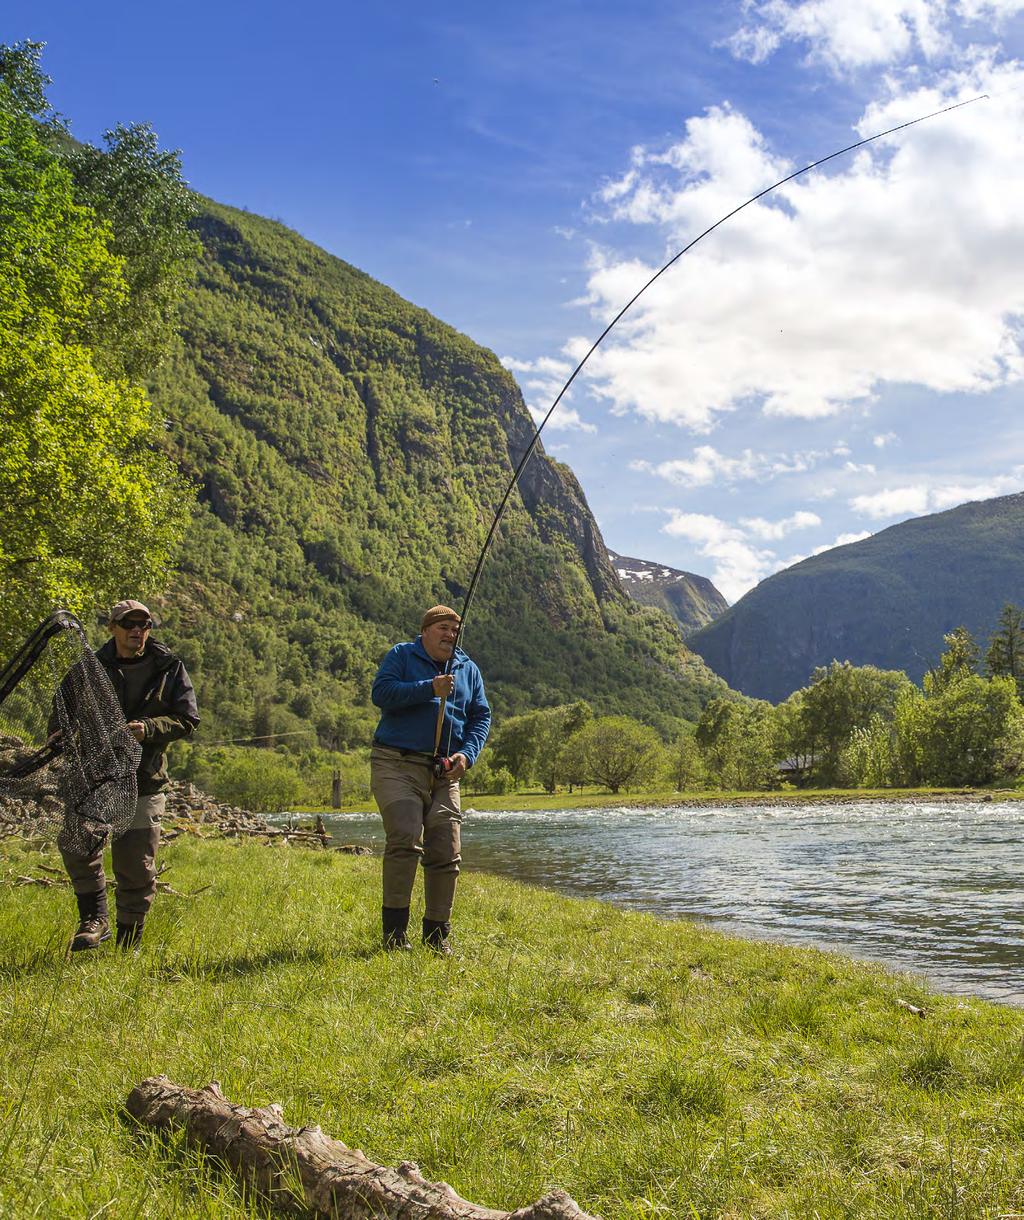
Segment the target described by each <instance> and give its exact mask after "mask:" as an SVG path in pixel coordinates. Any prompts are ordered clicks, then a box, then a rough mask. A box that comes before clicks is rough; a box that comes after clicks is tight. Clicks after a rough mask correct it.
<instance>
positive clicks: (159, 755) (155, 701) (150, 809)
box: [61, 600, 199, 952]
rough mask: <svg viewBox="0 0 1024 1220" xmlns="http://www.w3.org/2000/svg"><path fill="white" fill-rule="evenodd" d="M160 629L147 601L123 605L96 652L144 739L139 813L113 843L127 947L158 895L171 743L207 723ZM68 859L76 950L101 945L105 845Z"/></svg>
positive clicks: (106, 929)
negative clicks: (156, 634)
mask: <svg viewBox="0 0 1024 1220" xmlns="http://www.w3.org/2000/svg"><path fill="white" fill-rule="evenodd" d="M152 628H153V616H152V615H151V614H150V612H149V610H148V609H147V607H146V606H144V605H143V604H142V602H137V601H132V600H126V601H121V602H118V603H117V605H116V606H114V607H113V609H112V610H111V611H110V634H111V637H112V638H111V639H110V640H108V641H107V642H106V644H104V645H103V647H102V648H101V649H100V650H99V651H98V652H97V653H96V658H97V660H98V661H100V663H101V664H102V665H103V668H104V669H105V670H106V672H107V675H108V677H109V678H110V681H111V683H112V684H113V687H114V691H115V692H116V694H117V699H118V702H119V703H120V705H121V710H122V711H123V712H124V714H125V718H126V720H127V721H128V732H129V733H131V735H132V736H133V737H134V738H135V740H136V741H138V742H141V744H142V759H141V761H140V763H139V769H138V784H139V795H138V802H137V804H136V807H135V817H134V819H133V820H132V823H131V825H130V827H129V828H128V830H126V831H125V832H124V834H122V835H119V836H118V837H117V838H116V839H114V841H113V843H112V844H111V847H110V854H111V859H112V863H113V866H114V877H115V879H116V880H117V944H118V945H119V946H120V947H121V948H123V949H127V948H131V947H132V946H134V945H137V944H138V943H139V940H140V939H141V936H142V925H143V924H144V922H145V919H146V915H147V913H148V911H149V908H150V906H151V905H152V902H153V895H154V894H155V893H156V849H157V846H158V844H159V842H160V816H161V814H162V813H163V811H164V804H165V801H166V798H165V796H164V789H165V788H166V787H167V781H168V776H167V746H168V745H169V744H170V743H171V742H172V741H176V740H177V739H178V738H179V737H191V735H192V734H193V733H194V732H195V730H196V728H197V727H198V725H199V710H198V708H197V707H196V695H195V691H194V690H193V689H192V682H191V680H190V678H189V676H188V673H187V672H186V670H185V666H184V665H183V664H182V662H181V659H180V658H179V657H176V656H175V655H174V653H172V652H171V650H170V649H169V648H167V647H166V646H165V645H164V644H161V643H159V642H158V641H157V640H154V639H152V638H151V636H150V632H151V630H152ZM61 856H62V857H63V860H64V867H65V868H66V869H67V871H68V875H69V876H70V878H71V885H72V888H73V889H74V891H75V897H76V899H77V901H78V915H79V926H78V931H77V932H76V933H75V938H74V940H73V941H72V942H71V949H72V951H73V952H77V951H79V950H82V949H95V948H97V947H98V946H99V945H100V943H101V942H102V941H105V940H107V939H108V938H109V936H110V922H109V915H108V910H107V882H106V877H105V876H104V873H103V848H102V846H101V847H99V848H97V849H96V851H94V852H93V853H92V854H90V855H88V856H79V855H75V854H74V853H72V852H69V851H66V850H64V849H62V850H61Z"/></svg>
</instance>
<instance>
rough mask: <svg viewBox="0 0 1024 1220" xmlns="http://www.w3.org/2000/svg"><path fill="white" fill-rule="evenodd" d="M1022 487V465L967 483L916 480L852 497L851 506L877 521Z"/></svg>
mask: <svg viewBox="0 0 1024 1220" xmlns="http://www.w3.org/2000/svg"><path fill="white" fill-rule="evenodd" d="M1022 490H1024V466H1017V467H1016V468H1015V469H1014V470H1012V471H1011V472H1010V473H1009V474H1005V475H995V476H994V477H992V478H989V479H978V480H975V481H973V482H969V483H935V484H931V485H929V484H927V483H917V484H912V485H909V486H904V487H888V488H885V489H883V490H882V491H876V492H869V493H865V494H864V495H860V496H854V497H853V498H852V499H851V500H850V507H851V508H852V509H853V510H854V512H858V513H862V514H863V515H864V516H866V517H871V518H873V519H874V520H876V521H881V520H884V519H885V518H887V517H904V516H914V517H919V516H921V515H922V514H923V513H937V512H941V511H942V510H943V509H946V508H953V507H955V506H956V505H957V504H966V503H968V502H969V501H971V500H989V499H991V498H992V497H993V496H1005V495H1009V494H1011V493H1013V492H1018V491H1022Z"/></svg>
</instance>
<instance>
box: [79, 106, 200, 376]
mask: <svg viewBox="0 0 1024 1220" xmlns="http://www.w3.org/2000/svg"><path fill="white" fill-rule="evenodd" d="M104 141H105V143H106V149H105V150H101V149H98V148H94V147H93V146H92V145H90V144H86V145H76V146H75V147H74V148H72V149H71V150H70V151H69V152H68V153H67V156H66V161H67V164H68V166H69V168H70V169H71V173H72V175H73V177H74V181H75V198H76V199H77V200H79V202H82V203H85V204H87V205H88V206H89V207H91V208H92V209H93V211H94V212H95V213H96V215H97V216H99V217H100V218H101V219H103V220H105V221H106V222H107V223H108V224H109V225H110V239H109V243H108V244H109V248H110V250H111V252H112V253H113V254H115V255H116V256H117V257H119V258H121V259H123V260H124V280H125V285H126V287H127V293H126V294H125V296H124V297H123V298H122V300H121V302H120V306H119V308H118V309H117V310H115V311H113V312H112V313H111V314H110V315H109V316H108V317H107V318H106V319H105V327H104V332H103V334H102V336H97V343H96V346H97V347H99V348H100V349H101V350H102V351H103V352H104V353H105V354H106V355H107V357H108V359H109V360H110V363H111V366H112V369H113V371H115V372H118V373H122V374H124V375H126V376H128V377H131V378H136V377H139V376H141V375H142V374H144V373H146V372H148V371H150V370H151V369H152V368H153V367H154V366H155V365H156V364H157V363H158V362H159V360H160V358H161V357H162V356H163V354H164V352H165V351H166V350H167V347H168V344H169V343H170V340H171V338H172V336H173V334H174V330H175V323H176V320H177V305H178V301H179V299H180V298H181V296H182V293H183V292H184V290H185V288H186V287H187V286H188V284H189V283H190V282H191V280H192V276H193V274H194V272H195V267H196V259H197V257H198V255H199V252H200V250H201V249H202V247H201V245H200V243H199V240H198V238H197V237H196V236H195V234H194V233H192V232H191V231H190V229H189V222H190V221H191V219H192V218H193V217H194V216H195V214H196V210H197V209H196V202H195V197H194V196H193V195H192V192H191V191H190V190H189V189H188V187H187V186H186V184H185V182H184V181H183V180H182V177H181V154H180V153H179V152H177V151H173V152H172V151H167V150H166V149H161V148H160V147H159V146H158V144H157V138H156V134H155V133H154V132H153V130H152V129H151V128H150V127H149V126H147V125H146V124H139V123H137V124H134V125H132V126H130V127H125V126H123V125H122V124H120V123H119V124H118V125H117V126H116V127H115V128H114V129H113V130H112V131H108V132H106V133H105V134H104Z"/></svg>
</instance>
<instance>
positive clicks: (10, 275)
mask: <svg viewBox="0 0 1024 1220" xmlns="http://www.w3.org/2000/svg"><path fill="white" fill-rule="evenodd" d="M37 59H38V48H37V47H36V48H34V44H21V45H20V46H19V47H18V48H14V49H12V48H7V47H3V48H0V387H2V394H0V590H2V594H3V596H2V599H0V643H2V644H3V645H4V646H5V650H6V647H7V646H9V645H10V643H11V642H12V641H13V639H14V638H16V637H17V636H18V635H20V634H22V633H23V632H24V629H25V626H26V624H31V623H32V622H33V621H35V620H37V619H38V618H40V617H42V615H44V614H45V613H46V612H47V611H48V610H50V609H51V608H53V606H55V605H62V606H65V607H67V608H69V609H71V610H76V611H78V612H79V613H81V612H83V611H84V610H85V609H86V608H87V607H88V606H90V604H94V603H95V602H96V601H98V600H109V599H112V598H114V597H116V596H119V595H121V594H122V593H123V591H124V590H125V589H132V590H136V589H137V590H140V591H145V589H147V588H153V586H154V584H155V583H156V582H157V580H158V579H159V578H160V576H161V574H162V573H163V572H164V570H165V568H166V565H167V562H168V560H169V558H170V556H171V553H172V552H173V549H174V547H175V545H176V543H177V541H178V539H179V538H180V536H181V535H182V534H183V532H184V529H185V526H186V523H187V520H188V516H189V512H190V508H191V503H192V496H191V492H190V489H189V487H188V485H187V484H186V483H185V481H184V480H183V479H182V478H181V476H180V475H179V474H178V472H177V469H176V467H175V466H174V464H173V463H172V462H171V461H170V460H169V459H168V458H166V457H164V456H162V455H161V454H159V453H157V452H156V450H155V449H154V448H153V442H154V439H155V434H156V421H155V419H154V414H153V411H152V408H151V406H150V404H149V402H148V400H147V399H146V396H145V394H144V393H143V392H142V390H141V389H140V388H139V387H137V386H133V385H131V384H130V383H129V382H128V381H126V380H124V379H122V378H113V377H111V376H109V375H107V374H106V373H105V372H104V371H103V365H104V361H103V359H101V357H100V356H99V354H98V352H97V349H96V348H95V347H94V346H93V344H94V342H95V340H96V337H97V335H98V334H99V333H100V332H101V331H102V329H103V326H104V324H105V322H106V321H107V320H109V319H110V318H111V317H113V316H116V315H117V314H118V312H119V311H120V310H122V309H123V307H124V302H125V300H126V298H127V296H128V289H127V285H126V283H125V280H124V277H123V264H122V260H121V259H119V258H118V257H117V256H116V255H115V254H114V253H112V251H111V249H110V244H109V243H110V230H109V228H108V227H107V226H106V225H104V224H103V223H101V222H100V221H99V220H98V219H97V217H96V216H95V214H94V213H93V212H92V210H91V209H89V208H87V207H84V206H82V205H81V204H80V203H78V202H77V201H76V200H75V197H74V184H73V181H72V178H71V174H70V172H69V171H68V169H67V168H66V166H64V165H63V164H62V163H61V161H60V160H59V158H58V157H57V156H56V154H55V153H54V152H53V151H52V149H51V148H50V147H48V145H47V144H46V143H45V142H44V139H43V138H42V134H41V131H40V128H39V126H38V124H37V123H36V121H35V119H34V117H33V112H30V111H31V108H33V107H35V108H37V110H38V107H39V106H40V101H39V91H40V90H42V91H45V85H44V83H43V82H45V78H43V77H42V76H41V74H40V73H38V72H37V73H36V80H37V82H38V89H36V90H35V92H33V86H32V79H33V76H32V68H33V65H36V67H37ZM12 65H13V66H12ZM15 70H16V71H15ZM12 73H13V74H14V84H13V86H12V85H10V84H8V83H7V82H8V75H10V74H12ZM26 99H27V100H26Z"/></svg>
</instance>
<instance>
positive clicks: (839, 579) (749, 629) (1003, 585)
mask: <svg viewBox="0 0 1024 1220" xmlns="http://www.w3.org/2000/svg"><path fill="white" fill-rule="evenodd" d="M1022 595H1024V494H1017V495H1012V496H1000V497H999V498H998V499H994V500H982V501H979V502H977V503H974V504H964V505H961V506H960V507H959V508H953V509H950V510H949V511H947V512H943V513H934V514H932V515H930V516H927V517H918V518H915V519H914V520H912V521H904V522H902V523H901V524H899V525H894V526H891V527H890V528H889V529H886V530H882V531H881V532H880V533H878V534H874V535H873V536H872V537H870V538H865V539H864V540H863V541H862V542H854V543H850V544H849V545H848V546H841V547H836V548H834V549H833V550H831V551H826V552H824V553H823V554H821V555H815V556H813V557H812V558H810V559H805V560H804V561H803V562H802V563H798V564H794V566H793V567H791V568H787V569H786V570H785V571H783V572H777V573H776V574H775V575H774V576H770V577H769V578H768V579H767V580H764V581H762V582H761V583H760V584H759V585H757V587H756V588H754V589H752V590H751V591H750V592H749V593H748V594H746V596H745V597H743V598H741V599H740V600H739V601H738V602H737V603H736V605H735V606H733V607H732V608H731V609H729V610H728V611H726V613H725V614H723V615H722V617H721V618H719V619H717V620H716V621H715V622H714V623H712V624H711V625H710V626H708V627H705V628H704V629H703V630H701V631H699V632H697V633H696V634H694V635H692V636H690V637H689V639H688V641H687V642H688V644H689V645H690V646H691V647H692V648H693V649H694V650H695V651H697V652H699V653H700V654H701V656H703V657H704V658H705V660H706V661H707V662H708V664H709V665H711V667H712V668H713V669H714V670H715V672H716V673H718V674H720V675H721V676H722V677H723V678H725V680H726V681H727V682H728V683H729V685H730V686H733V687H735V688H736V689H738V690H741V691H743V693H744V694H747V695H753V696H755V697H756V698H759V699H770V700H772V701H773V702H776V701H778V700H780V699H784V698H785V697H786V696H787V695H789V694H790V693H791V692H792V691H794V690H796V689H797V688H798V687H801V686H804V685H805V684H806V683H807V682H808V681H809V679H810V677H811V674H812V672H813V671H814V669H815V667H816V666H819V665H828V664H829V663H830V662H831V661H832V660H839V661H851V662H852V663H853V664H854V665H876V666H878V667H879V668H881V669H901V670H903V671H904V672H905V673H907V674H909V675H910V677H911V678H913V679H914V681H916V682H919V681H920V680H921V678H922V677H923V675H924V673H925V671H926V670H927V669H928V668H929V667H930V666H931V665H933V664H934V661H935V657H936V656H938V655H939V653H940V652H941V651H942V646H943V636H944V635H945V634H946V633H947V632H950V631H952V630H953V629H954V628H956V627H959V626H965V627H966V628H967V629H968V630H969V631H970V632H971V633H972V635H974V636H975V637H976V638H977V639H978V640H979V642H980V643H981V644H982V645H983V646H984V644H985V643H986V642H987V639H988V636H989V635H990V634H991V632H992V631H993V629H994V627H995V624H996V620H997V618H998V617H999V613H1000V611H1001V609H1002V607H1003V606H1004V604H1005V603H1007V602H1020V601H1021V599H1022Z"/></svg>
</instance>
